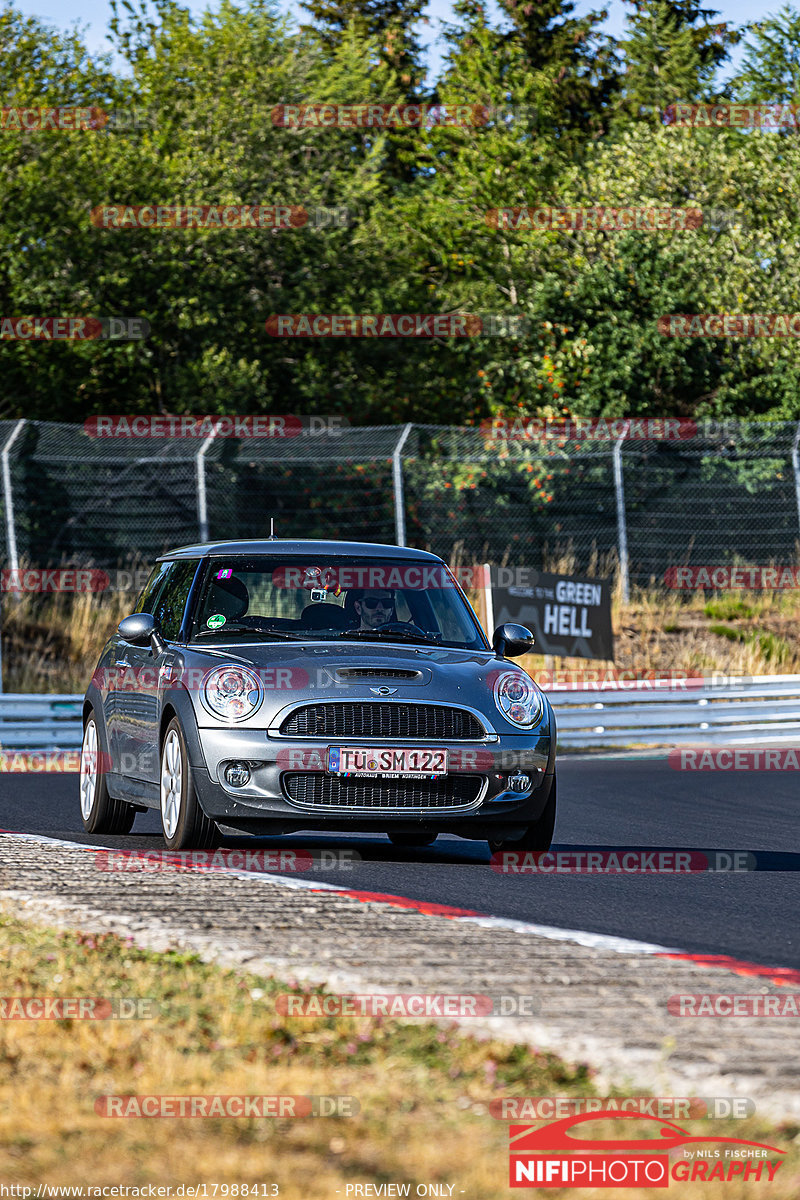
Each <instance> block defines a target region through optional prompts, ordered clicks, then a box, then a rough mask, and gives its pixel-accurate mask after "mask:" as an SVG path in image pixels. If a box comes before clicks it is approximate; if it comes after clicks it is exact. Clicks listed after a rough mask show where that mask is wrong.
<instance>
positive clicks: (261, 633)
mask: <svg viewBox="0 0 800 1200" xmlns="http://www.w3.org/2000/svg"><path fill="white" fill-rule="evenodd" d="M213 633H219V634H223V635H225V634H228V633H247V634H249V635H250V636H251V637H254V638H286V639H288V640H289V641H292V642H294V641H298V640H299V641H303V640H304V635H303V634H301V633H292V632H291V631H290V630H288V629H252V628H251V627H250V626H249V625H236V624H230V625H220V626H219V628H218V629H201V630H200V631H199V633H196V634H195V635H194V639H193V640H194V641H197V639H198V638H201V637H209V636H210V635H211V634H213Z"/></svg>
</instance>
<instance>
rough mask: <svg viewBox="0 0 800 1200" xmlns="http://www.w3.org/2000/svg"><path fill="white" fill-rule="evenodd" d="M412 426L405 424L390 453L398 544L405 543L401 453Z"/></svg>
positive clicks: (402, 544) (395, 531)
mask: <svg viewBox="0 0 800 1200" xmlns="http://www.w3.org/2000/svg"><path fill="white" fill-rule="evenodd" d="M412 428H413V426H412V425H410V424H409V425H406V427H405V429H404V430H403V432H402V433H401V435H400V440H399V441H398V443H397V445H396V446H395V448H394V451H393V453H392V482H393V485H394V535H395V541H396V542H397V545H398V546H405V544H406V504H405V497H404V495H403V461H402V459H401V457H400V456H401V454H402V453H403V446H405V444H406V439H407V438H408V435H409V434H410V433H411V430H412Z"/></svg>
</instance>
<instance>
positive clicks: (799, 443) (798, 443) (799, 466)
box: [792, 421, 800, 524]
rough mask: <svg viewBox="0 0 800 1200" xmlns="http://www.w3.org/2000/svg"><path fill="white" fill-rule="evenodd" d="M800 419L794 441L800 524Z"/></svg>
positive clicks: (794, 463) (796, 490) (795, 492)
mask: <svg viewBox="0 0 800 1200" xmlns="http://www.w3.org/2000/svg"><path fill="white" fill-rule="evenodd" d="M798 447H800V421H798V422H797V428H796V429H795V431H794V442H793V443H792V469H793V470H794V495H795V499H796V501H797V520H798V524H800V452H799V450H798Z"/></svg>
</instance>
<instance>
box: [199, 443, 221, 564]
mask: <svg viewBox="0 0 800 1200" xmlns="http://www.w3.org/2000/svg"><path fill="white" fill-rule="evenodd" d="M216 434H217V427H216V425H214V424H212V426H211V433H210V434H209V435H208V437H207V438H206V439H205V440H204V442H203V444H202V446H201V447H200V449H199V450H198V452H197V458H196V459H195V474H196V476H197V524H198V527H199V529H200V541H201V542H207V541H208V497H207V494H206V454H207V453H208V448H209V446H210V445H211V443H212V442H213V440H214V438H215V437H216Z"/></svg>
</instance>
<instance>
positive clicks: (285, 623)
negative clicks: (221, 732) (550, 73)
mask: <svg viewBox="0 0 800 1200" xmlns="http://www.w3.org/2000/svg"><path fill="white" fill-rule="evenodd" d="M249 634H252V635H253V637H254V640H262V639H264V640H267V639H268V638H270V637H274V638H275V639H276V640H283V639H287V640H294V639H295V638H297V637H301V638H302V639H303V640H306V639H319V640H327V641H330V640H331V639H341V640H343V641H344V640H360V641H370V640H371V639H374V640H375V641H380V642H391V641H394V642H398V643H403V644H406V645H408V644H412V643H414V642H417V643H419V644H420V645H426V646H430V645H438V646H448V647H454V648H457V649H461V650H485V649H486V648H487V645H488V643H487V641H486V639H485V637H484V635H483V631H482V629H481V628H480V626H479V624H478V623H477V621H476V619H475V616H474V614H473V613H472V611H471V609H470V608H469V606H468V605H467V604H465V603H464V599H463V597H462V595H461V593H460V591H459V590H458V588H457V586H456V584H455V581H454V579H453V576H452V575H451V573H450V571H449V570H448V569H447V567H445V566H443V565H440V564H438V563H435V562H425V561H424V560H414V559H393V558H391V559H390V558H380V557H375V558H346V557H341V558H334V557H330V556H328V557H320V556H315V557H313V558H311V557H309V558H297V557H285V558H281V557H280V556H275V557H272V556H270V557H262V556H257V557H245V556H243V555H231V556H229V557H219V558H214V559H212V560H211V563H210V569H208V570H207V572H206V576H205V581H204V583H203V587H202V591H201V594H200V597H199V600H198V605H197V609H196V612H195V617H194V621H193V627H192V638H201V639H202V640H203V641H204V642H209V641H210V642H214V641H215V640H223V639H224V638H226V637H233V636H235V637H236V638H237V640H238V639H241V638H245V637H247V636H248V635H249Z"/></svg>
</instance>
